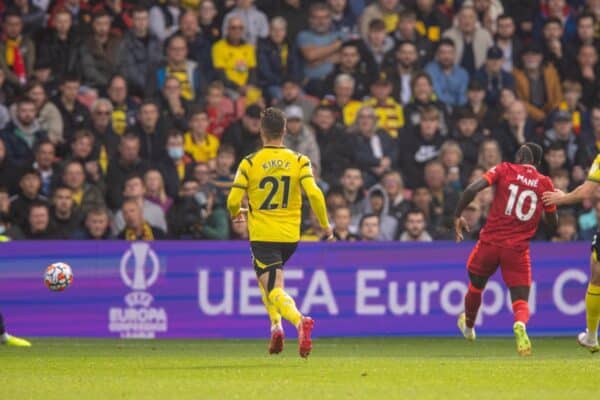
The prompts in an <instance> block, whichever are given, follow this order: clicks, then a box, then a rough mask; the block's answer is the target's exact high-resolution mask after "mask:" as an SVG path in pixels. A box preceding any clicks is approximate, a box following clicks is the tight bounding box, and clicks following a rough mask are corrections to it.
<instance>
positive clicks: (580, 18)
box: [576, 11, 596, 25]
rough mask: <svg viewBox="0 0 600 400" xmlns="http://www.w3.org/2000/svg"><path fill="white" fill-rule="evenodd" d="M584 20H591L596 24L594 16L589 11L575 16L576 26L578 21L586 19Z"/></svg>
mask: <svg viewBox="0 0 600 400" xmlns="http://www.w3.org/2000/svg"><path fill="white" fill-rule="evenodd" d="M586 18H591V20H592V23H596V16H595V15H594V14H592V13H591V12H589V11H584V12H582V13H581V14H579V15H578V16H577V19H576V21H577V25H579V21H581V20H583V19H586Z"/></svg>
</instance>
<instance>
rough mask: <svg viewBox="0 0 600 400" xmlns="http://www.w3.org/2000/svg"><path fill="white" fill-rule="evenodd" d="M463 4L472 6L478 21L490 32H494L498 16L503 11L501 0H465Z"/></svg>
mask: <svg viewBox="0 0 600 400" xmlns="http://www.w3.org/2000/svg"><path fill="white" fill-rule="evenodd" d="M464 6H472V7H473V9H474V10H475V13H476V14H477V19H478V23H479V24H480V25H481V26H482V27H483V28H485V29H486V30H487V31H488V32H489V33H490V34H492V35H493V34H494V33H496V29H497V23H496V21H497V20H498V17H499V16H501V15H502V13H503V12H504V7H503V5H502V1H501V0H466V1H465V2H463V7H464Z"/></svg>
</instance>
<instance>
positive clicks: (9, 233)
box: [0, 190, 24, 242]
mask: <svg viewBox="0 0 600 400" xmlns="http://www.w3.org/2000/svg"><path fill="white" fill-rule="evenodd" d="M2 193H3V192H2V191H1V190H0V196H1V195H2ZM21 239H24V236H23V232H22V231H21V228H19V227H18V226H13V224H12V221H11V220H10V218H9V216H8V214H5V213H0V242H10V241H11V240H21Z"/></svg>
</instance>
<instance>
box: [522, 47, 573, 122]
mask: <svg viewBox="0 0 600 400" xmlns="http://www.w3.org/2000/svg"><path fill="white" fill-rule="evenodd" d="M522 59H523V69H519V68H515V69H514V70H513V75H514V77H515V88H516V91H517V96H518V97H519V98H520V99H521V100H523V101H524V102H525V105H526V106H527V113H528V114H529V117H530V118H531V119H533V120H534V121H535V122H536V123H541V122H543V120H544V119H545V118H546V117H547V116H548V115H549V113H550V112H551V111H552V110H554V109H555V108H556V107H558V105H559V104H560V102H561V101H562V100H563V98H562V90H561V87H560V78H559V76H558V73H557V72H556V68H554V66H552V64H546V65H543V63H542V61H543V58H542V52H541V50H540V48H539V46H537V45H535V44H532V45H529V46H528V47H526V48H525V49H523V53H522Z"/></svg>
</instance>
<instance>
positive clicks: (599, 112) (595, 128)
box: [0, 105, 600, 181]
mask: <svg viewBox="0 0 600 400" xmlns="http://www.w3.org/2000/svg"><path fill="white" fill-rule="evenodd" d="M589 114H590V118H589V120H590V121H589V122H590V124H589V125H590V126H589V127H588V128H587V129H586V130H584V131H583V132H582V133H581V138H582V139H583V141H584V143H585V145H586V147H587V152H588V154H595V153H597V152H600V105H594V106H593V107H592V108H591V109H590V113H589ZM0 159H1V157H0ZM0 181H1V180H0Z"/></svg>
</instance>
